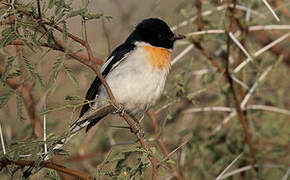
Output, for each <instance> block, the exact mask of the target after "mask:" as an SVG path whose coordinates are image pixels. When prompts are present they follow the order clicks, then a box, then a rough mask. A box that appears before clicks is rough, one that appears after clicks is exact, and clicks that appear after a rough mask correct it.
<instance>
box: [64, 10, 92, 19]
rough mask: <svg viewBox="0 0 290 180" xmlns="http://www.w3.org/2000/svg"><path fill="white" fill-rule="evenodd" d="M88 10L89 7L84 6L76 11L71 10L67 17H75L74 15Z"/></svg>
mask: <svg viewBox="0 0 290 180" xmlns="http://www.w3.org/2000/svg"><path fill="white" fill-rule="evenodd" d="M86 12H88V9H87V8H82V9H79V10H75V11H72V12H70V13H69V14H68V15H67V17H69V18H70V17H74V16H82V15H83V14H85V13H86Z"/></svg>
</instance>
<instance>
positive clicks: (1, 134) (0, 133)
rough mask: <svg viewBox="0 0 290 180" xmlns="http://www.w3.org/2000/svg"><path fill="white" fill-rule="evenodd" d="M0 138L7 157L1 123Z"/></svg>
mask: <svg viewBox="0 0 290 180" xmlns="http://www.w3.org/2000/svg"><path fill="white" fill-rule="evenodd" d="M0 137H1V145H2V150H3V154H4V155H5V154H6V148H5V142H4V138H3V132H2V125H1V122H0Z"/></svg>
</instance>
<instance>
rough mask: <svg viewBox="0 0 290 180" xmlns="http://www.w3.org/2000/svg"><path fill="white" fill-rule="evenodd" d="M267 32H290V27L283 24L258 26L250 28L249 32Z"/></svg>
mask: <svg viewBox="0 0 290 180" xmlns="http://www.w3.org/2000/svg"><path fill="white" fill-rule="evenodd" d="M265 30H290V25H287V24H281V25H276V24H272V25H256V26H250V27H248V31H265Z"/></svg>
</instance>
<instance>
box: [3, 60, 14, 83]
mask: <svg viewBox="0 0 290 180" xmlns="http://www.w3.org/2000/svg"><path fill="white" fill-rule="evenodd" d="M14 60H15V56H10V57H9V58H8V62H7V65H6V66H5V68H4V72H3V73H2V75H1V81H2V83H3V84H6V82H7V74H8V73H9V71H10V70H11V68H12V65H13V62H14Z"/></svg>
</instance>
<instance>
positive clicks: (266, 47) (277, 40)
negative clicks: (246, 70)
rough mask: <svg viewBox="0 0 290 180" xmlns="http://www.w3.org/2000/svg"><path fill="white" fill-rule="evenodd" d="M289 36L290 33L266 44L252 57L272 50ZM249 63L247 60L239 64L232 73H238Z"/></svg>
mask: <svg viewBox="0 0 290 180" xmlns="http://www.w3.org/2000/svg"><path fill="white" fill-rule="evenodd" d="M289 36H290V33H287V34H284V35H283V36H281V37H280V38H278V39H276V40H275V41H273V42H271V43H270V44H268V45H267V46H265V47H263V48H261V49H260V50H258V51H257V52H255V54H254V57H257V56H259V55H261V54H262V53H264V52H265V51H267V50H268V49H270V48H272V47H273V46H275V45H276V44H278V43H280V42H281V41H283V40H285V39H287V38H288V37H289ZM249 62H250V59H249V58H247V59H246V60H244V61H243V62H242V63H241V64H239V65H238V66H237V67H236V68H235V69H234V71H233V72H234V73H237V72H239V71H240V70H241V69H242V68H243V67H244V66H245V65H246V64H248V63H249Z"/></svg>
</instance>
